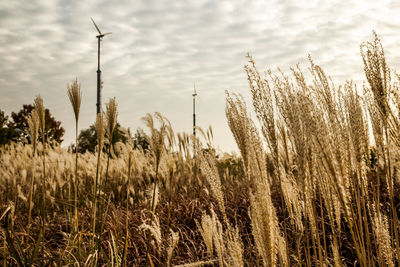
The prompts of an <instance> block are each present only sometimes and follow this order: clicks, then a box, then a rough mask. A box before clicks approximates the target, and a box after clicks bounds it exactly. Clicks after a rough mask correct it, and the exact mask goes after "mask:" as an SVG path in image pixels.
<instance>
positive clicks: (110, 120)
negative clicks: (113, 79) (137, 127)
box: [106, 97, 118, 142]
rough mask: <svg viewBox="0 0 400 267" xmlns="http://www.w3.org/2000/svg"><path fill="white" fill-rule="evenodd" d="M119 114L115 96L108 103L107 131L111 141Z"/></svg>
mask: <svg viewBox="0 0 400 267" xmlns="http://www.w3.org/2000/svg"><path fill="white" fill-rule="evenodd" d="M117 116H118V112H117V102H116V101H115V97H114V98H111V99H110V101H109V102H108V103H107V104H106V131H107V135H108V138H109V139H110V142H111V140H112V135H113V133H114V130H115V126H116V125H117Z"/></svg>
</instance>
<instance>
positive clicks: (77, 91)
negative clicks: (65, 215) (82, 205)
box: [67, 79, 82, 232]
mask: <svg viewBox="0 0 400 267" xmlns="http://www.w3.org/2000/svg"><path fill="white" fill-rule="evenodd" d="M67 94H68V98H69V101H70V102H71V105H72V109H73V110H74V115H75V181H72V180H71V187H72V188H73V190H74V220H75V224H74V230H75V232H77V231H78V229H79V223H78V203H77V202H78V151H79V143H78V122H79V111H80V108H81V102H82V92H81V85H80V83H78V79H75V80H74V81H73V82H72V84H71V85H69V84H68V85H67Z"/></svg>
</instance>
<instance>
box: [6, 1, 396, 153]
mask: <svg viewBox="0 0 400 267" xmlns="http://www.w3.org/2000/svg"><path fill="white" fill-rule="evenodd" d="M399 11H400V6H399V4H398V3H397V2H395V1H384V2H379V3H378V2H375V1H257V0H254V1H244V0H235V1H211V0H203V1H154V0H153V1H145V0H142V1H134V2H132V1H125V0H122V1H105V0H101V1H66V0H57V1H44V0H43V1H22V0H21V1H3V2H1V3H0V25H1V27H0V60H1V62H2V64H1V65H0V92H1V98H0V108H1V109H3V110H5V111H6V112H7V113H10V112H11V111H18V110H19V109H20V108H21V106H22V104H25V103H31V102H32V101H33V98H34V97H35V95H37V94H39V93H40V94H41V95H42V97H43V98H44V100H45V105H46V106H48V107H49V108H50V109H51V111H52V113H53V115H54V116H55V117H56V118H57V119H58V120H61V121H62V125H63V126H64V127H65V128H66V130H67V132H66V136H65V140H66V142H65V143H66V144H69V143H70V142H71V141H72V140H73V133H74V128H73V127H74V123H73V113H72V109H71V107H70V104H69V102H68V98H67V96H66V84H67V83H68V82H71V81H72V80H73V79H74V78H75V77H77V78H78V80H79V81H80V82H81V85H82V90H83V102H82V109H81V110H82V115H81V120H80V126H81V128H84V127H87V126H89V125H90V124H91V123H92V122H93V121H94V119H95V107H96V106H95V99H96V67H97V66H96V64H97V62H96V60H97V42H96V41H97V40H96V38H95V36H96V31H95V29H94V27H93V25H92V24H91V21H90V17H93V18H94V19H95V20H96V23H97V24H98V25H99V27H100V28H101V30H102V31H103V32H108V31H112V32H113V33H112V35H110V36H107V37H105V38H104V41H103V46H102V47H103V50H102V71H103V80H104V91H103V103H105V102H106V101H108V99H109V98H110V97H113V96H116V99H117V101H118V107H119V119H120V121H121V123H122V125H124V126H127V127H128V126H129V127H132V128H133V129H135V128H137V127H143V125H142V124H141V122H140V118H141V116H144V115H145V114H146V113H147V112H151V113H152V112H155V111H159V112H161V113H163V114H164V115H166V116H167V117H168V118H169V119H170V121H171V122H172V124H173V126H174V127H175V129H176V131H186V132H191V125H192V122H191V119H192V115H191V112H192V107H191V105H192V98H191V93H192V88H193V83H194V82H196V87H197V89H198V93H199V95H198V104H197V110H198V123H199V125H200V126H202V127H204V128H206V127H208V125H212V126H213V129H214V133H215V143H216V144H217V145H219V146H220V147H221V148H222V149H223V150H228V151H230V150H234V149H236V146H235V144H234V141H233V138H232V135H231V133H230V132H229V128H228V126H227V123H226V119H225V114H224V108H225V94H224V91H225V90H231V91H234V92H239V93H242V94H244V95H245V98H246V99H249V92H248V86H247V79H246V76H245V73H244V70H243V66H244V65H245V64H246V58H245V55H246V53H247V52H250V53H251V54H252V55H253V56H254V58H255V60H256V63H257V65H258V66H259V68H260V70H265V69H266V68H272V69H275V68H276V67H278V66H279V67H282V69H284V70H288V68H289V67H290V66H293V65H295V64H297V63H299V62H300V63H301V64H302V66H303V67H304V68H306V67H307V63H306V62H307V56H308V54H311V55H312V57H313V59H314V60H315V62H316V63H317V64H320V65H321V66H322V67H323V68H324V70H325V71H326V73H327V74H328V75H331V76H332V78H333V79H334V81H337V82H344V81H345V80H346V79H354V80H356V81H360V80H362V79H363V78H364V77H363V74H362V62H361V58H360V55H359V45H360V43H361V42H362V41H363V40H370V39H371V32H372V30H373V29H375V30H377V32H378V34H380V36H381V38H382V42H383V45H384V47H385V51H386V55H387V57H388V62H389V64H390V65H391V67H393V68H396V67H398V66H399V60H400V56H398V55H397V54H396V51H397V49H396V48H397V44H398V43H399V38H398V37H397V31H396V30H397V27H396V26H397V25H398V24H399V22H400V21H399V20H400V18H399V17H398V16H397V14H398V13H399ZM248 107H251V103H248Z"/></svg>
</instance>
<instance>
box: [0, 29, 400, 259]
mask: <svg viewBox="0 0 400 267" xmlns="http://www.w3.org/2000/svg"><path fill="white" fill-rule="evenodd" d="M361 57H362V60H363V62H364V72H365V75H366V78H367V82H366V83H365V86H364V87H363V88H357V87H356V86H355V84H354V83H352V82H351V81H349V82H347V83H345V84H344V85H341V86H335V85H334V84H333V83H332V82H331V80H330V79H329V78H328V77H327V76H326V74H325V73H324V72H323V70H322V69H321V68H320V67H319V66H318V65H316V64H315V63H314V62H313V61H312V60H311V58H310V61H309V66H308V67H309V69H308V70H307V72H306V73H307V77H308V76H310V77H311V78H310V79H306V78H305V74H304V72H303V71H302V70H301V69H300V68H299V67H296V68H293V69H291V72H290V73H289V74H284V73H280V72H278V73H277V74H276V73H275V72H271V71H268V70H267V71H265V72H262V73H260V72H259V71H258V70H257V68H256V65H255V62H254V61H253V59H252V58H251V57H250V56H249V65H247V66H246V67H245V71H246V73H247V76H248V80H249V88H250V92H251V96H252V101H253V102H252V103H251V104H252V106H253V108H254V113H255V115H256V118H257V120H258V121H257V122H254V121H253V120H252V119H251V118H250V116H249V112H250V110H248V108H247V106H246V103H245V102H244V100H243V98H242V97H241V96H240V95H236V94H234V93H230V92H227V93H226V117H227V121H228V124H229V127H230V129H231V131H232V134H233V136H234V138H235V141H236V143H237V146H238V148H239V151H240V156H236V155H231V154H223V155H217V154H216V152H215V149H214V148H213V140H212V130H211V129H208V130H204V131H203V130H201V129H199V130H198V133H199V134H198V139H194V138H193V136H191V135H188V134H184V133H174V131H173V128H172V126H171V125H170V123H169V121H168V120H167V119H166V118H164V117H163V116H162V115H161V114H159V113H155V114H154V115H150V114H148V115H147V116H146V117H144V118H143V121H144V122H145V124H146V126H147V132H148V133H149V140H148V141H149V143H150V149H149V150H147V151H143V150H140V149H136V150H134V149H133V146H132V143H130V142H128V143H126V144H122V143H118V144H116V145H115V147H114V149H113V150H112V151H111V150H108V149H107V148H108V147H109V146H107V145H106V144H107V142H108V140H107V137H108V136H112V134H113V131H114V130H115V125H116V122H117V103H116V102H115V100H114V99H111V100H110V102H108V104H107V106H106V109H105V112H104V114H103V115H99V116H98V117H97V120H96V124H95V125H96V130H97V142H98V147H97V151H96V153H89V152H87V153H85V154H75V153H72V152H68V151H67V150H66V149H64V148H61V147H58V146H50V144H48V143H47V142H46V140H44V139H42V140H40V142H39V141H38V142H37V141H36V140H37V138H38V133H40V132H41V131H42V129H43V128H44V126H43V125H44V121H43V120H44V115H43V113H44V105H43V101H42V100H41V98H40V97H37V98H36V99H35V110H34V112H33V113H32V115H31V117H30V118H29V126H30V130H31V133H30V135H31V136H32V140H34V141H35V142H32V144H28V145H23V144H11V145H7V146H5V147H2V148H1V151H0V230H1V231H0V240H1V244H0V262H1V263H2V264H3V266H9V265H21V266H31V265H33V266H42V265H50V266H66V265H68V266H96V265H109V266H146V265H147V266H176V265H180V266H203V265H204V266H398V265H399V263H400V225H399V215H398V214H399V213H400V176H399V167H400V164H399V160H400V118H399V114H400V113H399V112H400V95H399V88H400V84H399V81H400V80H399V78H400V77H399V76H398V75H397V74H395V72H394V71H391V70H390V69H389V67H388V66H387V65H386V61H385V55H384V53H383V48H382V46H381V42H380V40H379V39H378V37H377V36H376V35H374V39H373V40H372V41H371V42H366V43H362V45H361ZM68 96H69V99H70V101H71V104H72V107H73V112H74V114H75V119H76V126H77V127H76V129H77V132H76V133H78V125H79V124H78V121H79V108H80V103H81V94H80V88H79V84H78V82H77V81H75V82H73V83H72V84H71V85H69V86H68ZM66 101H68V100H67V98H66ZM256 125H259V126H260V127H258V126H256ZM78 145H79V144H78ZM103 148H105V149H103Z"/></svg>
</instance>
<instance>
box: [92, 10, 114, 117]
mask: <svg viewBox="0 0 400 267" xmlns="http://www.w3.org/2000/svg"><path fill="white" fill-rule="evenodd" d="M90 19H91V20H92V22H93V24H94V27H96V30H97V32H98V33H99V35H97V36H96V38H97V103H96V106H97V114H99V113H100V110H101V88H102V87H103V86H102V82H101V70H100V41H102V40H103V37H104V36H106V35H109V34H111V32H107V33H101V31H100V30H99V27H97V25H96V23H95V22H94V20H93V19H92V18H90Z"/></svg>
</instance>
